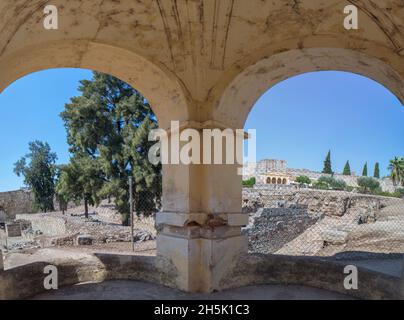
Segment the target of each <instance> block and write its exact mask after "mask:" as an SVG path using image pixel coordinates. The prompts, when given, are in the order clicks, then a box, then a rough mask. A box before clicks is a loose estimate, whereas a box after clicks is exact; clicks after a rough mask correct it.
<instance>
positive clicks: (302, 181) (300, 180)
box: [296, 176, 311, 185]
mask: <svg viewBox="0 0 404 320" xmlns="http://www.w3.org/2000/svg"><path fill="white" fill-rule="evenodd" d="M296 182H297V183H300V184H301V185H303V184H311V180H310V178H309V177H308V176H299V177H297V178H296Z"/></svg>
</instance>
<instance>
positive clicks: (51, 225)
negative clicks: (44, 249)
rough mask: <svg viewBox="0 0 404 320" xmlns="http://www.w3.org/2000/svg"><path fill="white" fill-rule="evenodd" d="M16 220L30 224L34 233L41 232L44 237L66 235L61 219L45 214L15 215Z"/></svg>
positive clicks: (63, 220)
mask: <svg viewBox="0 0 404 320" xmlns="http://www.w3.org/2000/svg"><path fill="white" fill-rule="evenodd" d="M16 219H18V220H27V221H30V222H31V227H32V229H33V230H34V231H37V230H38V231H41V232H42V234H43V235H45V236H60V235H65V234H66V233H67V230H66V221H65V219H63V218H60V217H56V216H50V215H47V214H41V213H38V214H17V215H16Z"/></svg>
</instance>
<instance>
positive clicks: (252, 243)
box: [243, 207, 322, 253]
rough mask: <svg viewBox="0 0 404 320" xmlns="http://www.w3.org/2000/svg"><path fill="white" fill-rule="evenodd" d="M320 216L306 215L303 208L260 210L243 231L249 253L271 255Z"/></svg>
mask: <svg viewBox="0 0 404 320" xmlns="http://www.w3.org/2000/svg"><path fill="white" fill-rule="evenodd" d="M321 217H322V216H321V215H320V214H317V215H316V214H314V215H313V214H308V213H307V210H306V209H305V208H304V207H300V208H299V207H291V208H261V209H259V210H258V211H257V212H256V213H255V214H254V215H253V216H252V217H251V218H250V224H249V225H248V226H247V228H245V229H244V230H243V233H244V234H245V235H247V236H248V239H249V242H248V247H249V251H250V252H259V253H273V252H276V251H278V250H279V249H281V248H282V247H283V246H284V245H285V244H287V243H288V242H290V241H292V240H293V239H295V238H296V237H297V236H299V235H300V234H302V233H303V232H304V231H306V230H307V228H309V227H310V226H312V225H313V224H315V223H316V222H317V221H318V220H319V219H320V218H321Z"/></svg>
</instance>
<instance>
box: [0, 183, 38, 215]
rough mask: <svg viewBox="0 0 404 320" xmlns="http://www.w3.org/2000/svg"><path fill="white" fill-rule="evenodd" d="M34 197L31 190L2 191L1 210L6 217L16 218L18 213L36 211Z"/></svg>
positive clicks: (0, 198)
mask: <svg viewBox="0 0 404 320" xmlns="http://www.w3.org/2000/svg"><path fill="white" fill-rule="evenodd" d="M33 203H34V199H33V195H32V193H31V192H30V191H27V190H17V191H8V192H0V211H3V212H4V213H5V216H6V219H7V220H8V219H14V218H15V215H16V214H17V213H35V212H36V210H35V208H34V205H33Z"/></svg>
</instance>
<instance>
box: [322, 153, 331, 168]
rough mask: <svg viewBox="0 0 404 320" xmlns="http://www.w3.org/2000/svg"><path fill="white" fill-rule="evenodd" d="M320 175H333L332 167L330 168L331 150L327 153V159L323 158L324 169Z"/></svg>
mask: <svg viewBox="0 0 404 320" xmlns="http://www.w3.org/2000/svg"><path fill="white" fill-rule="evenodd" d="M322 173H325V174H333V172H332V167H331V150H330V151H328V153H327V157H326V158H325V161H324V169H323V172H322Z"/></svg>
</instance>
